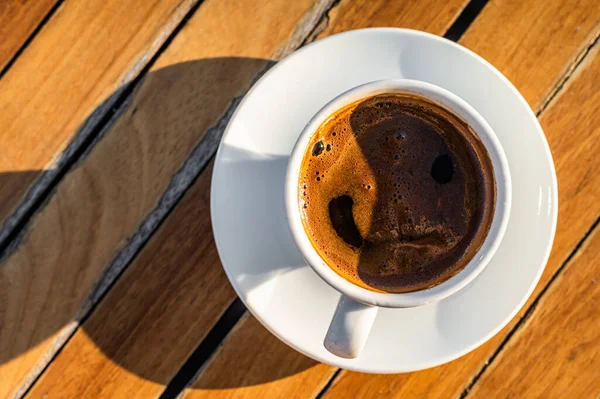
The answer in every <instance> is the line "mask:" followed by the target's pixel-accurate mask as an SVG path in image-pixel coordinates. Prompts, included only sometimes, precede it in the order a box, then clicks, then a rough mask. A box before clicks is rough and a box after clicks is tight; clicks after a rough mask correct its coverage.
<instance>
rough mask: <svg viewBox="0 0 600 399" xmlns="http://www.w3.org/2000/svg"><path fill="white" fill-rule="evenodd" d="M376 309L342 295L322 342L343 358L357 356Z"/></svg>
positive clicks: (329, 349)
mask: <svg viewBox="0 0 600 399" xmlns="http://www.w3.org/2000/svg"><path fill="white" fill-rule="evenodd" d="M378 310H379V308H378V307H377V306H371V305H365V304H363V303H360V302H357V301H355V300H354V299H351V298H349V297H347V296H345V295H342V296H341V298H340V300H339V302H338V305H337V308H336V309H335V314H334V315H333V319H332V320H331V324H330V325H329V330H328V331H327V335H326V336H325V341H324V342H323V344H324V345H325V348H326V349H327V350H328V351H329V352H331V353H333V354H334V355H336V356H339V357H343V358H345V359H353V358H355V357H357V356H358V355H359V354H360V352H361V350H362V348H363V347H364V346H365V343H366V342H367V338H368V337H369V333H370V332H371V327H373V322H374V321H375V316H377V311H378Z"/></svg>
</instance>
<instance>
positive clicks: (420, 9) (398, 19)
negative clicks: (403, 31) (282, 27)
mask: <svg viewBox="0 0 600 399" xmlns="http://www.w3.org/2000/svg"><path fill="white" fill-rule="evenodd" d="M468 3H469V2H468V1H464V0H451V1H438V0H426V1H415V0H411V1H394V0H375V1H372V0H359V1H348V0H342V1H341V2H340V3H339V4H338V5H337V6H336V7H335V8H333V9H332V10H331V12H329V17H328V20H327V21H326V26H324V27H322V29H321V30H322V32H321V33H320V34H319V36H318V38H319V39H321V38H323V37H325V36H330V35H333V34H336V33H340V32H345V31H347V30H351V29H361V28H373V27H390V26H391V27H401V28H408V29H418V30H422V31H426V32H430V33H435V34H437V35H443V34H444V33H445V32H446V31H447V30H448V28H449V27H450V25H452V23H453V22H454V20H455V19H456V18H457V17H458V15H459V14H460V12H461V11H462V10H463V9H464V7H466V5H467V4H468ZM433 11H435V12H433Z"/></svg>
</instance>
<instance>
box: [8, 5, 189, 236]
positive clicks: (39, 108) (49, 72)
mask: <svg viewBox="0 0 600 399" xmlns="http://www.w3.org/2000/svg"><path fill="white" fill-rule="evenodd" d="M197 1H198V0H164V1H157V0H152V1H137V2H135V3H131V2H123V1H120V0H81V1H66V2H65V4H63V5H62V6H61V7H60V9H59V10H57V12H56V13H55V14H54V15H53V16H52V18H50V20H49V21H48V22H47V23H46V24H45V26H44V28H43V29H42V30H41V31H40V32H39V34H37V35H36V37H35V40H33V41H32V42H31V43H30V44H29V46H28V47H27V48H26V49H25V51H24V52H23V53H22V54H20V56H19V57H18V59H17V60H16V61H15V63H14V64H12V66H11V67H10V69H9V70H8V71H7V73H6V74H5V75H4V76H3V77H2V79H1V80H0V93H2V95H0V109H1V110H2V112H0V143H2V157H0V186H1V187H2V191H1V192H0V225H1V226H3V229H1V230H0V241H2V240H4V239H5V238H6V236H7V235H8V234H9V232H10V229H12V227H13V225H14V224H15V220H10V221H9V222H8V223H5V222H7V219H8V218H9V217H10V216H11V215H13V214H14V213H15V212H16V215H15V216H14V219H20V218H21V217H22V215H23V214H24V213H26V212H27V209H28V208H30V207H31V206H32V203H33V202H35V199H36V198H38V197H39V196H40V194H41V192H42V191H43V190H44V189H45V188H46V187H48V186H49V185H50V184H51V181H52V180H53V178H54V177H55V176H56V175H57V174H58V171H59V170H60V169H61V168H62V167H63V166H64V165H65V163H66V162H67V159H68V155H66V154H63V151H65V152H66V153H67V154H70V153H72V152H73V151H74V150H75V149H76V148H77V147H78V146H80V145H81V142H82V141H84V140H85V139H86V138H87V137H88V136H89V135H90V134H91V133H92V131H93V129H94V128H95V127H96V124H97V123H98V121H99V120H100V119H102V117H103V116H104V115H107V114H108V112H110V109H111V107H112V106H114V105H115V101H116V99H117V97H118V96H113V94H114V93H115V92H116V91H117V90H118V89H119V88H122V86H123V85H125V84H127V83H128V82H130V81H131V80H132V79H134V78H135V77H136V76H137V75H138V74H139V72H140V71H141V70H142V69H143V68H144V67H145V65H146V64H147V62H148V61H149V60H150V59H151V57H152V56H153V55H154V54H155V53H156V51H157V50H158V49H159V47H160V46H161V45H162V44H163V43H164V42H165V40H166V39H167V37H168V36H169V34H170V33H171V32H172V31H173V29H174V28H175V27H176V26H177V25H178V24H179V23H180V22H181V21H182V19H183V17H184V16H185V15H186V13H187V12H188V11H189V10H190V9H191V7H192V6H193V5H194V4H195V3H196V2H197ZM31 2H32V3H33V1H31ZM69 144H71V146H69V147H67V146H68V145H69ZM20 205H21V207H20V208H18V207H19V206H20Z"/></svg>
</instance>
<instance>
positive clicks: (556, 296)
mask: <svg viewBox="0 0 600 399" xmlns="http://www.w3.org/2000/svg"><path fill="white" fill-rule="evenodd" d="M599 320H600V229H595V231H594V232H593V233H592V234H591V236H590V237H588V239H587V240H586V243H585V245H584V246H583V247H582V248H581V250H580V251H579V252H578V254H577V256H576V257H575V258H573V259H572V260H571V261H570V262H569V264H567V265H566V267H565V270H564V271H563V272H562V273H561V274H560V275H559V276H558V277H557V279H556V280H555V281H554V282H553V284H552V286H551V287H550V288H549V290H548V292H547V293H546V295H544V297H543V298H542V299H541V301H540V302H539V304H538V306H537V307H536V309H535V311H534V312H533V315H532V316H531V317H530V318H528V319H527V321H526V322H525V323H524V324H523V326H522V327H521V328H520V329H519V330H518V331H517V332H516V333H515V335H514V336H513V338H512V339H511V340H510V341H509V342H508V344H507V345H506V347H505V348H504V350H503V351H502V352H501V353H500V355H499V356H498V358H497V359H496V361H495V362H493V363H492V364H491V366H490V367H489V369H488V370H486V372H485V374H483V377H482V378H481V379H480V380H479V382H478V383H477V384H475V387H474V389H473V390H472V391H471V393H470V395H469V397H470V398H545V399H551V398H597V397H598V396H600V379H599V378H598V376H599V375H598V373H599V371H600V328H599V327H598V321H599Z"/></svg>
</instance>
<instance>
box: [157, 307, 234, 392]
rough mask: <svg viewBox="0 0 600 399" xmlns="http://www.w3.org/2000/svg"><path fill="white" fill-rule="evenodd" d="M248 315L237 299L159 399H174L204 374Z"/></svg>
mask: <svg viewBox="0 0 600 399" xmlns="http://www.w3.org/2000/svg"><path fill="white" fill-rule="evenodd" d="M245 313H246V307H245V306H244V304H243V303H242V301H241V300H240V299H239V298H236V299H235V300H234V301H233V302H232V303H231V305H229V307H228V308H227V310H226V311H225V313H223V316H221V318H220V319H219V321H217V323H216V324H215V325H214V326H213V328H212V329H211V330H210V332H209V333H208V334H207V335H206V337H205V338H204V339H203V340H202V342H201V343H200V345H199V346H198V347H197V348H196V349H195V350H194V352H193V353H192V354H191V355H190V357H189V358H188V359H187V360H186V361H185V363H184V364H183V366H181V368H180V369H179V371H177V373H176V374H175V377H173V379H172V380H171V382H169V384H168V385H167V387H166V388H165V390H164V391H163V393H162V394H161V395H160V398H159V399H174V398H176V397H177V396H178V395H179V394H180V393H181V392H182V391H183V390H184V388H185V387H186V386H187V384H188V383H189V382H190V381H192V380H194V379H195V378H196V376H197V375H199V374H200V373H201V372H202V367H198V365H201V366H202V365H204V364H205V363H206V361H207V360H208V359H209V358H210V357H211V356H212V355H213V353H215V351H216V350H217V349H218V348H219V347H220V346H221V345H222V342H223V339H224V338H225V337H226V336H227V335H229V332H230V331H231V330H232V329H233V327H234V326H235V325H236V324H237V323H238V321H239V320H240V319H241V318H242V316H243V315H244V314H245Z"/></svg>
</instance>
